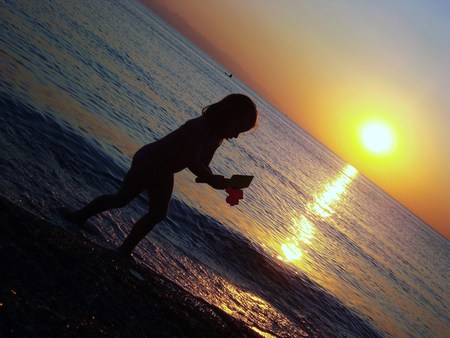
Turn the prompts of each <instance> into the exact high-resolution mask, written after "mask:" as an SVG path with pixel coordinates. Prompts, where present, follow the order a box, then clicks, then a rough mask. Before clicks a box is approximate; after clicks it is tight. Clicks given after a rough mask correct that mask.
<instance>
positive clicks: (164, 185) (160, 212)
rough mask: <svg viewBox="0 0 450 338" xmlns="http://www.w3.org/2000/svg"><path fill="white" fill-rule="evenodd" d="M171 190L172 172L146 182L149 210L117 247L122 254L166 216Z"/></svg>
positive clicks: (127, 252) (128, 251)
mask: <svg viewBox="0 0 450 338" xmlns="http://www.w3.org/2000/svg"><path fill="white" fill-rule="evenodd" d="M172 190H173V174H170V175H167V176H162V177H161V176H160V177H157V178H155V179H154V180H152V182H150V183H149V184H148V187H147V193H148V203H149V208H150V211H149V212H148V213H147V214H145V215H144V216H143V217H142V218H141V219H139V220H138V221H137V222H136V224H135V225H134V226H133V229H131V232H130V234H129V235H128V237H127V238H126V239H125V240H124V241H123V243H122V245H121V246H120V247H119V249H118V250H119V252H120V253H121V254H122V255H126V256H128V255H130V254H131V252H132V251H133V249H134V248H135V247H136V245H137V244H138V243H139V242H140V241H141V240H142V239H143V238H144V237H145V236H146V235H147V234H148V233H149V232H150V231H151V230H152V229H153V228H154V226H155V225H156V224H158V223H159V222H161V221H162V220H163V219H164V218H165V217H166V214H167V210H168V209H169V204H170V197H171V196H172Z"/></svg>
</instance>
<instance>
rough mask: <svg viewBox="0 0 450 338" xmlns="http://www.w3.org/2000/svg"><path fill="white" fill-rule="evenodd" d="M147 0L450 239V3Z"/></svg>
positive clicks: (211, 54)
mask: <svg viewBox="0 0 450 338" xmlns="http://www.w3.org/2000/svg"><path fill="white" fill-rule="evenodd" d="M143 3H145V4H147V5H148V6H149V7H150V8H151V9H152V10H154V11H155V12H156V13H157V14H158V15H160V16H161V17H162V18H163V19H164V20H166V21H167V22H168V23H169V24H171V25H172V26H174V27H175V28H176V29H177V30H178V31H179V32H181V33H182V34H183V35H185V36H186V37H187V38H188V39H190V40H191V41H193V42H194V43H195V44H197V46H199V47H200V48H201V49H203V50H204V51H205V52H206V53H207V54H209V55H210V56H212V57H213V58H214V59H215V60H216V61H217V62H218V63H220V64H221V65H223V66H224V70H226V71H227V72H231V73H233V75H234V76H233V79H239V80H242V81H243V82H245V83H246V84H248V85H249V86H250V87H251V88H252V89H254V90H255V91H256V92H257V93H258V94H260V95H261V96H262V97H264V99H266V100H267V101H268V102H270V103H271V104H272V105H273V106H275V107H276V108H278V109H279V110H280V111H281V112H282V113H284V114H286V115H288V116H289V117H290V118H291V119H292V120H293V121H295V122H296V123H297V124H298V125H299V126H300V127H301V128H303V129H305V130H306V131H307V132H308V133H309V134H311V135H312V136H313V137H314V138H316V139H317V140H319V141H320V142H321V143H323V144H324V145H325V146H326V147H327V148H329V149H331V150H332V151H333V152H334V153H336V154H337V155H338V156H339V157H341V158H342V159H343V160H344V161H346V162H347V163H351V164H352V165H353V166H355V167H356V168H357V169H358V171H360V172H361V173H362V174H364V175H365V176H367V177H368V178H369V179H370V180H372V181H373V182H374V183H375V184H377V185H378V186H380V187H381V188H382V189H383V190H385V191H386V192H387V193H388V194H390V195H391V196H393V197H394V198H395V199H396V200H398V201H399V202H400V203H402V204H403V205H405V206H406V207H407V208H408V209H410V210H412V211H413V212H414V213H416V214H417V215H418V216H419V217H421V218H422V219H424V220H425V221H426V222H427V223H429V224H430V225H431V226H434V227H435V228H436V229H437V230H438V231H439V232H441V233H442V234H444V235H445V236H447V238H450V228H449V227H448V226H445V225H444V224H448V219H450V209H449V208H447V206H446V204H448V203H446V202H445V201H448V191H450V180H449V179H448V177H449V176H448V173H449V172H450V156H449V155H448V154H449V151H448V149H449V148H448V147H449V145H450V133H448V130H447V129H448V125H450V115H449V114H448V112H449V111H450V101H449V100H448V95H447V88H449V87H450V80H449V79H450V76H447V75H446V72H447V73H448V55H450V54H449V53H450V21H449V20H448V14H447V13H449V10H450V8H449V3H448V2H447V1H432V5H430V4H429V3H428V2H427V1H403V2H401V3H397V2H395V1H394V2H393V1H389V0H381V1H372V2H370V1H369V2H367V1H331V2H325V3H322V2H314V1H291V0H286V1H284V2H283V5H280V4H279V3H278V2H276V1H266V0H261V1H258V4H257V5H255V4H254V3H253V2H246V1H235V0H232V1H210V0H198V1H187V0H164V1H162V0H143ZM230 18H233V20H230ZM373 120H375V121H379V122H381V124H382V125H383V127H381V126H376V125H372V126H366V127H364V128H362V126H361V124H362V123H363V124H364V123H367V122H368V121H373ZM371 123H372V122H371ZM361 128H362V129H361ZM436 182H439V183H436ZM411 187H414V191H415V192H416V193H414V194H412V193H411ZM421 196H426V199H422V197H421Z"/></svg>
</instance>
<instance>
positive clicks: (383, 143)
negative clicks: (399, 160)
mask: <svg viewBox="0 0 450 338" xmlns="http://www.w3.org/2000/svg"><path fill="white" fill-rule="evenodd" d="M360 136H361V141H362V144H363V145H364V147H365V148H366V149H367V150H368V151H370V152H372V153H375V154H378V155H382V154H387V153H389V152H391V151H392V150H393V148H394V133H393V132H392V129H391V128H390V126H389V125H388V124H386V123H383V122H373V121H372V122H367V123H365V124H364V125H363V126H362V128H361V135H360Z"/></svg>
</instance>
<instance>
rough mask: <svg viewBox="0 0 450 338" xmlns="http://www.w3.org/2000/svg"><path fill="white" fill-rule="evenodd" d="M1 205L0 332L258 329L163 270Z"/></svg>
mask: <svg viewBox="0 0 450 338" xmlns="http://www.w3.org/2000/svg"><path fill="white" fill-rule="evenodd" d="M0 209H1V218H0V238H1V242H0V243H1V244H0V259H1V260H0V262H1V278H0V336H2V337H7V336H13V337H31V336H32V337H60V336H76V337H82V336H83V337H86V336H104V337H254V336H258V335H257V334H256V333H255V332H254V331H252V330H251V329H249V328H248V327H247V326H246V325H245V324H243V323H242V322H239V321H238V320H236V319H235V318H233V317H231V316H229V315H227V314H226V313H225V312H223V311H221V310H220V309H218V308H217V307H214V306H212V305H210V304H208V303H206V302H204V301H203V300H202V299H199V298H197V297H194V296H193V295H191V294H190V293H188V292H186V291H185V290H183V289H182V288H181V287H179V286H178V285H176V284H174V283H172V282H171V281H169V280H167V279H166V278H164V277H163V276H161V275H159V274H157V273H155V272H153V271H149V270H147V269H144V268H143V267H141V266H139V265H138V264H136V263H134V262H124V261H118V260H113V259H112V258H111V256H109V255H108V254H107V251H106V250H105V249H103V248H102V247H100V246H97V245H95V244H93V243H92V242H90V241H88V240H86V239H85V238H84V237H82V236H81V235H76V234H73V233H71V232H68V231H67V230H64V229H63V228H61V227H57V226H55V225H53V224H51V223H49V222H47V221H45V220H42V219H40V218H39V217H36V216H35V215H33V214H31V213H29V212H27V211H26V210H24V209H22V208H20V207H18V206H16V205H14V204H13V203H11V202H10V201H8V200H7V199H5V198H0ZM130 268H132V269H134V270H135V271H137V272H138V273H139V274H140V277H143V278H139V277H136V276H135V275H133V274H132V273H130Z"/></svg>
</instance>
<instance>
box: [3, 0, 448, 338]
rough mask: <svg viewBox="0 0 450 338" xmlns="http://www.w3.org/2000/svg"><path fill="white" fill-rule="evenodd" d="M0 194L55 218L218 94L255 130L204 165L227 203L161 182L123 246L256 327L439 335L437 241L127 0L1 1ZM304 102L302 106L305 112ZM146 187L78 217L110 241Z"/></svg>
mask: <svg viewBox="0 0 450 338" xmlns="http://www.w3.org/2000/svg"><path fill="white" fill-rule="evenodd" d="M0 15H1V21H0V46H1V49H0V53H1V59H0V60H1V61H0V76H1V85H0V111H1V120H0V121H1V133H0V152H1V158H0V172H1V181H0V188H1V193H2V195H4V196H6V197H8V198H9V199H11V200H13V201H15V202H16V203H18V204H20V205H22V206H23V207H25V208H27V209H29V210H31V211H33V212H34V213H36V214H38V215H40V216H42V217H44V218H47V219H50V220H54V221H55V222H56V223H57V220H58V218H57V216H56V214H55V212H54V208H55V207H57V206H62V205H71V206H75V207H81V206H82V205H83V204H84V203H86V202H88V201H90V200H91V199H92V198H94V197H96V196H97V195H99V194H103V193H108V192H114V191H115V190H116V189H117V188H118V187H119V185H120V182H121V180H122V178H123V176H124V174H125V173H126V170H127V169H128V168H129V166H130V162H131V157H132V156H133V154H134V152H135V151H136V150H137V149H138V148H139V147H141V146H142V145H144V144H147V143H149V142H152V141H154V140H157V139H159V138H161V137H162V136H164V135H165V134H167V133H168V132H170V131H172V130H174V129H176V128H177V127H178V126H180V125H182V124H183V123H184V122H185V121H187V120H189V119H191V118H193V117H195V116H199V114H200V113H201V109H202V108H203V107H204V106H206V105H208V104H211V103H213V102H216V101H218V100H220V99H221V98H222V97H224V96H225V95H227V94H229V93H234V92H239V93H245V94H247V95H249V96H251V97H252V98H253V99H254V100H255V101H256V103H257V106H258V109H259V112H260V119H259V125H258V128H257V129H256V130H254V131H251V132H248V133H246V134H244V135H242V136H241V137H239V139H237V140H233V141H230V142H228V141H226V142H224V144H223V146H221V147H220V149H219V150H218V152H217V153H216V155H215V158H214V159H213V162H212V164H211V167H212V169H213V171H214V172H217V173H221V174H224V175H226V176H230V175H232V174H251V175H254V176H255V179H254V181H253V183H252V185H251V187H250V188H248V189H246V190H245V193H244V194H245V198H244V200H243V201H241V202H240V204H239V205H238V206H235V207H230V206H228V205H227V204H226V203H225V197H226V195H225V193H224V192H220V191H216V190H213V189H211V188H209V187H208V186H206V185H202V184H195V183H194V180H195V177H194V176H193V174H191V173H190V172H189V171H187V170H185V171H182V172H180V173H178V174H177V175H176V182H175V190H174V198H173V201H172V204H171V209H170V212H169V215H168V217H167V219H166V220H165V221H164V222H163V223H161V224H159V225H158V226H157V227H156V228H155V230H154V231H153V232H152V233H151V234H150V235H149V236H147V238H146V239H145V240H144V241H143V242H142V243H141V244H140V245H139V247H138V249H137V250H136V257H137V259H138V260H139V261H140V262H141V263H142V264H145V265H147V266H149V267H150V268H152V269H154V270H156V271H158V272H160V273H162V274H164V275H165V276H167V277H168V278H169V279H171V280H173V281H175V282H176V283H178V284H179V285H181V286H182V287H183V288H185V289H186V290H188V291H189V292H191V293H193V294H195V295H197V296H200V297H202V298H203V299H205V300H206V301H207V302H209V303H211V304H214V305H216V306H218V307H220V308H221V309H223V310H224V311H226V312H227V313H229V314H231V315H232V316H235V317H236V318H239V319H240V320H242V321H244V322H245V323H247V325H248V326H249V327H251V328H253V329H254V330H255V331H257V332H259V333H260V334H262V335H265V336H282V337H299V336H326V337H329V336H345V337H376V336H398V337H446V336H447V337H448V336H450V319H449V317H450V316H449V305H448V304H449V293H448V290H449V271H450V259H449V257H450V255H449V254H450V246H449V242H448V241H447V240H446V239H444V238H443V237H441V236H440V235H438V234H437V233H436V232H435V231H433V230H432V229H431V228H430V227H429V226H428V225H426V224H425V223H424V222H423V221H421V220H420V219H418V218H417V217H416V216H415V215H414V214H412V213H411V212H410V211H408V210H407V209H406V208H404V207H403V206H402V205H400V204H399V203H397V202H396V201H395V200H393V199H392V198H391V197H390V196H388V195H387V194H386V193H385V192H383V191H382V190H380V189H379V188H378V187H377V186H376V185H374V184H373V183H372V182H370V181H369V180H368V179H367V178H365V177H364V176H363V175H362V174H361V173H359V172H358V170H357V168H354V167H352V166H351V165H350V164H348V163H345V162H343V161H342V160H340V159H339V158H338V157H337V156H336V155H334V154H333V153H332V152H330V151H329V150H328V149H327V148H325V147H324V146H323V145H321V144H320V143H318V142H317V141H316V140H315V139H313V138H312V137H311V136H309V135H308V134H307V133H306V132H305V131H303V130H302V129H301V128H300V127H299V126H297V125H295V124H294V123H293V122H292V121H291V120H289V119H288V118H287V117H286V116H285V115H284V114H282V112H279V111H277V110H276V109H275V108H274V107H272V106H271V105H270V104H269V103H268V102H267V101H265V100H264V98H262V97H260V96H258V95H257V94H256V93H255V92H253V91H252V89H251V88H249V87H248V86H246V85H245V84H244V83H242V82H241V81H239V79H238V78H237V77H236V76H235V77H233V78H229V77H228V76H226V74H225V72H226V71H227V70H225V69H224V68H223V67H221V66H220V65H219V64H218V63H216V62H215V61H214V60H212V59H211V58H210V57H209V56H207V55H206V54H204V53H203V52H202V51H200V50H199V49H198V48H197V47H195V46H194V45H193V44H191V43H190V42H188V41H187V40H186V39H184V38H183V37H182V36H181V35H180V34H179V33H177V32H176V31H174V30H173V29H172V28H171V27H170V26H168V25H167V24H165V23H164V22H163V21H161V20H160V19H159V18H158V17H157V16H156V15H155V14H153V13H152V12H151V11H149V10H148V9H147V8H145V7H144V6H142V5H141V4H140V3H138V2H135V1H125V0H124V1H106V0H97V1H91V0H86V1H62V0H58V1H47V0H45V1H44V0H40V1H9V0H3V1H2V2H1V3H0ZM311 113H313V112H311ZM146 210H147V202H146V198H145V196H141V197H139V198H138V199H136V200H135V201H134V202H133V203H131V204H130V205H129V206H128V207H127V208H124V209H121V210H113V211H110V212H106V213H104V214H103V215H102V216H99V217H97V218H95V219H93V223H94V224H95V226H96V227H98V228H99V229H101V231H102V232H103V234H104V239H105V240H106V241H108V242H109V243H110V244H111V245H112V246H115V245H118V244H120V243H121V241H122V240H123V239H124V237H125V236H126V235H127V233H128V231H129V230H130V227H131V225H132V224H133V223H134V222H135V221H136V220H137V219H138V218H139V217H140V215H142V214H143V213H144V212H146Z"/></svg>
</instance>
